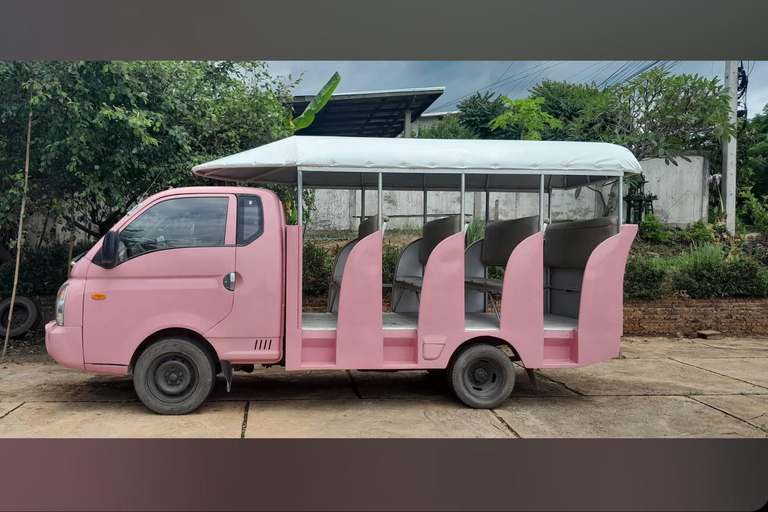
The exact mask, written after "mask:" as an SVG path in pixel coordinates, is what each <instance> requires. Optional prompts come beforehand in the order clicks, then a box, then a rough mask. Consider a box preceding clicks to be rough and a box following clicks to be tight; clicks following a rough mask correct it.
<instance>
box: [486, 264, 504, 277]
mask: <svg viewBox="0 0 768 512" xmlns="http://www.w3.org/2000/svg"><path fill="white" fill-rule="evenodd" d="M504 270H505V269H504V267H499V266H493V267H488V277H489V278H491V279H501V280H503V279H504Z"/></svg>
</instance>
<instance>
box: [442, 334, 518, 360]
mask: <svg viewBox="0 0 768 512" xmlns="http://www.w3.org/2000/svg"><path fill="white" fill-rule="evenodd" d="M483 343H484V344H487V345H492V346H494V347H500V348H502V350H503V349H504V348H507V349H509V350H510V351H511V352H512V355H511V356H510V357H511V358H512V360H513V361H521V359H520V353H519V352H518V351H517V350H515V347H514V346H513V345H512V344H511V343H510V342H509V341H507V340H505V339H503V338H499V337H498V336H490V335H486V334H484V335H479V336H474V337H472V338H469V339H467V340H464V341H463V342H462V343H461V344H460V345H459V346H457V347H456V348H455V349H454V350H453V353H452V354H451V357H450V358H449V359H448V364H447V365H446V368H450V366H451V364H453V362H454V361H455V360H456V358H457V357H459V354H461V352H462V351H463V350H464V349H466V348H467V347H469V346H471V345H479V344H483Z"/></svg>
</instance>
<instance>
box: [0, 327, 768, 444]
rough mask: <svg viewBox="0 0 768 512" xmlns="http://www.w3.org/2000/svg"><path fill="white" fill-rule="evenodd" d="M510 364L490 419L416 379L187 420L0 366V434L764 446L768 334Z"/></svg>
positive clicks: (359, 384) (33, 366)
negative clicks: (640, 440)
mask: <svg viewBox="0 0 768 512" xmlns="http://www.w3.org/2000/svg"><path fill="white" fill-rule="evenodd" d="M537 374H538V381H539V386H538V389H534V387H533V386H532V385H531V382H530V381H529V379H528V377H527V375H526V374H525V372H524V371H523V370H522V369H521V368H519V369H518V372H517V381H516V384H515V390H514V392H513V393H512V397H511V398H510V399H509V400H508V401H507V402H506V403H505V404H504V406H502V407H499V408H497V409H494V410H490V411H488V410H474V409H469V408H467V407H465V406H463V405H462V404H460V403H459V402H458V401H457V400H456V399H454V398H453V397H452V396H451V395H450V394H449V392H448V390H447V387H446V385H445V383H444V382H443V381H442V380H441V379H438V378H435V377H433V376H430V375H429V374H427V373H426V372H423V371H414V372H358V371H352V372H342V371H336V372H298V373H288V372H285V371H284V370H283V369H282V368H270V369H257V370H256V371H255V372H254V373H253V374H243V373H236V375H235V380H234V383H233V388H232V392H231V393H227V392H226V388H225V385H224V381H223V380H222V379H221V378H219V380H218V381H217V384H216V388H215V389H214V392H213V394H212V395H211V398H210V399H209V401H208V402H207V403H206V404H205V405H204V406H203V407H201V408H200V409H199V410H198V411H195V412H194V413H192V414H188V415H186V416H175V417H173V416H160V415H157V414H154V413H152V412H150V411H149V410H147V409H146V408H144V406H143V405H142V404H141V403H140V402H139V401H138V399H137V397H136V394H135V393H134V391H133V385H132V382H131V379H130V378H129V377H108V376H99V375H90V374H85V373H80V372H76V371H74V370H68V369H65V368H62V367H60V366H58V365H57V364H56V363H54V362H53V361H52V360H50V359H49V358H47V357H46V356H43V355H41V356H13V355H11V357H10V358H8V359H7V360H6V363H5V364H3V365H2V366H0V437H248V438H257V437H258V438H272V437H417V438H431V437H470V438H476V437H480V438H492V437H501V438H515V437H758V438H760V437H767V436H768V339H759V338H745V339H742V338H725V339H722V340H716V341H709V340H688V339H679V340H678V339H669V338H634V337H631V338H626V339H625V340H624V341H623V342H622V357H621V358H620V359H614V360H610V361H605V362H603V363H599V364H596V365H592V366H588V367H585V368H578V369H565V370H542V371H538V372H537Z"/></svg>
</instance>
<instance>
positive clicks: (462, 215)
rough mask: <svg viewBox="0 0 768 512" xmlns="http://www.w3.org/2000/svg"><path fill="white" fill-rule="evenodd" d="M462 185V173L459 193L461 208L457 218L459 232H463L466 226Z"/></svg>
mask: <svg viewBox="0 0 768 512" xmlns="http://www.w3.org/2000/svg"><path fill="white" fill-rule="evenodd" d="M464 185H465V176H464V173H461V192H460V193H459V195H460V197H459V201H460V202H461V208H459V216H460V217H459V218H460V219H461V224H460V226H461V230H462V231H464V229H465V226H466V224H465V223H464V188H465V187H464Z"/></svg>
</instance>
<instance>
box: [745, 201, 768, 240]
mask: <svg viewBox="0 0 768 512" xmlns="http://www.w3.org/2000/svg"><path fill="white" fill-rule="evenodd" d="M741 197H742V199H743V200H744V204H742V206H741V209H740V210H741V211H740V213H741V217H742V218H743V219H744V221H745V223H746V224H747V225H748V226H751V227H752V229H753V230H754V231H757V232H758V233H763V234H768V200H766V198H763V200H762V201H761V200H760V199H758V198H757V197H755V195H754V194H752V193H751V192H744V193H742V194H741Z"/></svg>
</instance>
